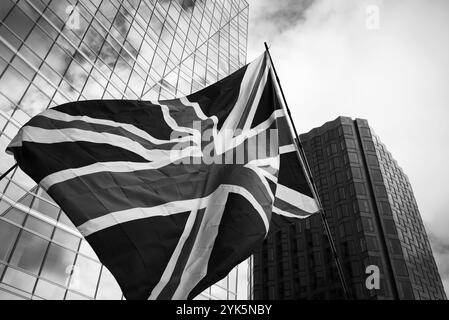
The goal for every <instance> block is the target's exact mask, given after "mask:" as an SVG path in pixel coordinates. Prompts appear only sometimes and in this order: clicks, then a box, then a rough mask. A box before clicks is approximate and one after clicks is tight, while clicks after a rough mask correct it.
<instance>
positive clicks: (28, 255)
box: [10, 231, 48, 274]
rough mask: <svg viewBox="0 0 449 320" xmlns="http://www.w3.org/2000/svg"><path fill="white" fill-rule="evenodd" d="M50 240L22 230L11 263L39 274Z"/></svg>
mask: <svg viewBox="0 0 449 320" xmlns="http://www.w3.org/2000/svg"><path fill="white" fill-rule="evenodd" d="M47 245H48V241H47V240H44V239H42V238H40V237H38V236H35V235H34V234H31V233H29V232H27V231H22V233H21V234H20V238H19V241H18V242H17V245H16V248H15V250H14V253H13V255H12V257H11V260H10V263H11V264H12V265H15V266H18V267H20V268H22V269H26V270H28V271H30V272H32V273H34V274H37V273H38V271H39V268H40V266H41V263H42V259H43V258H44V254H45V249H46V248H47Z"/></svg>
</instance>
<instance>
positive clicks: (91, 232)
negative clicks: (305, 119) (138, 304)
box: [7, 53, 318, 299]
mask: <svg viewBox="0 0 449 320" xmlns="http://www.w3.org/2000/svg"><path fill="white" fill-rule="evenodd" d="M277 89H278V88H277V87H276V84H275V83H274V75H273V70H272V66H271V63H270V61H269V59H268V57H267V54H266V53H265V54H263V55H262V56H261V57H259V58H258V59H256V60H255V61H254V62H252V63H250V64H248V65H246V66H244V67H243V68H241V69H239V70H237V71H236V72H234V73H233V74H231V75H230V76H228V77H226V78H224V79H222V80H220V81H219V82H217V83H215V84H212V85H210V86H208V87H206V88H205V89H202V90H200V91H198V92H196V93H193V94H191V95H189V96H186V97H182V98H178V99H172V100H163V101H140V100H135V101H132V100H89V101H78V102H71V103H67V104H64V105H60V106H57V107H55V108H51V109H48V110H46V111H44V112H42V113H40V114H39V115H37V116H35V117H33V118H32V119H31V120H30V121H29V122H28V123H27V124H25V125H24V126H23V127H22V128H21V129H20V130H19V132H18V134H17V135H16V137H15V138H14V139H13V140H12V141H11V143H10V144H9V146H8V148H7V152H8V153H11V154H13V155H14V157H15V159H16V161H17V163H18V165H19V167H20V168H21V169H22V170H23V171H24V172H25V173H26V174H28V175H29V176H30V177H31V178H32V179H34V181H36V182H37V183H39V184H40V185H41V186H42V187H43V188H44V189H45V190H46V191H47V193H48V194H49V195H50V196H51V197H52V198H53V199H54V201H55V202H56V203H57V204H58V205H59V206H60V207H61V208H62V210H63V211H64V212H65V213H66V214H67V216H68V217H69V219H70V220H71V221H72V222H73V223H74V225H75V226H76V227H77V229H78V230H79V231H80V232H81V234H82V235H83V236H84V237H85V238H86V240H87V241H88V243H89V244H90V245H91V246H92V248H93V249H94V251H95V252H96V254H97V255H98V257H99V259H100V261H101V262H102V263H103V264H104V265H105V266H106V267H107V268H108V269H109V270H110V271H111V273H112V274H113V276H114V277H115V279H116V280H117V282H118V284H119V285H120V287H121V289H122V291H123V294H124V296H125V297H126V299H192V298H194V297H195V296H196V295H198V294H199V293H201V292H202V291H203V290H204V289H206V288H207V287H209V286H210V285H212V284H214V283H215V282H217V281H219V280H220V279H222V278H224V277H225V276H226V275H227V274H228V273H229V272H230V271H231V269H232V268H233V267H234V266H236V265H237V264H239V263H240V262H242V261H244V260H245V259H247V258H248V257H249V256H250V255H251V254H252V252H253V251H254V249H256V248H257V247H259V246H260V245H261V244H262V242H263V240H264V238H265V237H266V235H267V233H268V231H269V229H270V226H272V227H273V225H274V224H277V225H282V224H283V223H287V222H288V221H291V220H292V219H297V218H304V217H307V216H309V215H311V214H313V213H315V212H317V211H318V206H317V202H316V200H315V199H314V197H313V192H312V190H311V188H310V186H309V185H310V184H309V180H308V176H307V174H306V171H305V170H304V166H303V164H302V161H301V158H300V156H299V154H298V153H297V149H296V146H295V139H294V138H293V136H292V133H291V132H292V131H291V128H290V124H289V122H288V119H287V117H286V114H285V112H284V110H285V108H284V106H283V105H282V104H281V100H280V99H279V94H278V90H277Z"/></svg>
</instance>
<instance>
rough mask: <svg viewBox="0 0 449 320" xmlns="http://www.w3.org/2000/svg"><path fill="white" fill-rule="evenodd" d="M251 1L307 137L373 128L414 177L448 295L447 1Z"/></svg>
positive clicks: (259, 33) (253, 35) (252, 36)
mask: <svg viewBox="0 0 449 320" xmlns="http://www.w3.org/2000/svg"><path fill="white" fill-rule="evenodd" d="M247 1H248V3H249V5H250V18H249V47H248V50H249V51H248V59H249V60H252V59H254V58H255V57H256V56H257V55H259V54H260V53H261V52H262V51H263V49H264V48H263V42H264V41H267V42H268V43H269V44H270V46H271V49H270V51H271V53H272V56H273V59H274V62H275V65H276V67H277V69H278V73H279V77H280V78H281V82H282V85H283V88H284V90H285V94H286V96H287V100H288V102H289V105H290V108H291V109H292V113H293V116H294V120H295V122H296V125H297V127H298V128H299V131H300V132H307V131H309V130H310V129H312V128H314V127H317V126H321V125H322V124H323V123H324V122H326V121H329V120H333V119H335V118H336V117H338V116H340V115H343V116H350V117H353V118H356V117H358V118H365V119H368V121H369V123H370V125H371V126H372V127H373V129H374V131H375V132H376V133H377V134H378V135H379V136H380V138H381V139H382V141H383V142H384V143H385V144H386V146H387V147H388V149H389V151H390V152H391V153H392V154H393V156H394V157H395V158H396V160H397V161H398V162H399V164H400V165H401V167H402V168H403V169H404V171H405V173H407V175H408V176H409V178H410V180H411V183H412V186H413V189H414V192H415V197H416V199H417V202H418V206H419V208H420V211H421V215H422V217H423V220H424V223H425V225H426V228H427V231H428V234H429V236H430V238H431V243H432V247H433V251H434V254H435V258H436V260H437V264H438V267H439V271H440V274H441V275H442V277H443V282H444V285H445V288H446V293H447V294H448V295H449V232H448V231H449V196H448V195H449V187H448V186H447V183H448V181H449V166H448V161H447V159H448V154H449V143H448V141H449V125H448V120H449V41H448V40H449V1H447V0H429V1H424V0H384V1H381V0H344V1H335V0H278V1H276V2H275V4H274V1H272V0H247ZM376 8H377V9H378V18H379V19H378V22H379V23H378V25H376V12H375V11H376ZM373 12H374V13H373Z"/></svg>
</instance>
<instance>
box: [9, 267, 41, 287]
mask: <svg viewBox="0 0 449 320" xmlns="http://www.w3.org/2000/svg"><path fill="white" fill-rule="evenodd" d="M3 282H4V283H6V284H9V285H11V286H13V287H15V288H18V289H21V290H23V291H26V292H31V291H32V290H33V287H34V283H35V282H36V278H35V277H33V276H31V275H29V274H27V273H24V272H22V271H19V270H15V269H12V268H8V269H6V272H5V276H4V277H3Z"/></svg>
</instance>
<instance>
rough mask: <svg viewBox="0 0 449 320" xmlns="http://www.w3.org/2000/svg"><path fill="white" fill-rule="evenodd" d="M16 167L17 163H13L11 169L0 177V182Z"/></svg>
mask: <svg viewBox="0 0 449 320" xmlns="http://www.w3.org/2000/svg"><path fill="white" fill-rule="evenodd" d="M16 167H17V163H15V164H14V165H13V166H12V167H11V168H9V169H8V170H6V172H5V173H4V174H2V175H1V176H0V181H2V180H3V178H4V177H6V176H7V175H8V174H9V173H10V172H11V171H13V170H14V169H15V168H16Z"/></svg>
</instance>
